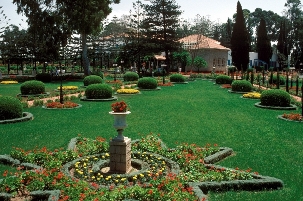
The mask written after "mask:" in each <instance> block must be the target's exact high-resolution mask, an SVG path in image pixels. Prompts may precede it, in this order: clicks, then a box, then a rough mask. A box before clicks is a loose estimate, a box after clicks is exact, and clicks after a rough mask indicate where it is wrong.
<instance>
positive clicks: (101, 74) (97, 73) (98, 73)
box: [91, 71, 104, 79]
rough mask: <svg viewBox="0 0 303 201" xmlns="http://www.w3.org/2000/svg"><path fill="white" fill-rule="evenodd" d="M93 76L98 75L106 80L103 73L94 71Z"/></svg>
mask: <svg viewBox="0 0 303 201" xmlns="http://www.w3.org/2000/svg"><path fill="white" fill-rule="evenodd" d="M91 75H97V76H99V77H101V78H102V79H103V78H104V75H103V73H102V72H101V71H93V72H92V74H91Z"/></svg>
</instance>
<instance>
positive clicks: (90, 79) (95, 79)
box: [83, 75, 103, 86]
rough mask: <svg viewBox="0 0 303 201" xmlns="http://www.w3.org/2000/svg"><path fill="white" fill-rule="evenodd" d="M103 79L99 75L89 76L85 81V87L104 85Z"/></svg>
mask: <svg viewBox="0 0 303 201" xmlns="http://www.w3.org/2000/svg"><path fill="white" fill-rule="evenodd" d="M102 83H103V79H102V78H101V77H100V76H98V75H89V76H86V77H85V78H84V79H83V84H84V86H89V85H91V84H102Z"/></svg>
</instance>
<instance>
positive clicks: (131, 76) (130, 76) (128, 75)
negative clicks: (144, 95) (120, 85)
mask: <svg viewBox="0 0 303 201" xmlns="http://www.w3.org/2000/svg"><path fill="white" fill-rule="evenodd" d="M138 79H139V75H138V74H137V73H135V72H127V73H125V74H124V76H123V80H124V81H126V82H127V81H137V80H138Z"/></svg>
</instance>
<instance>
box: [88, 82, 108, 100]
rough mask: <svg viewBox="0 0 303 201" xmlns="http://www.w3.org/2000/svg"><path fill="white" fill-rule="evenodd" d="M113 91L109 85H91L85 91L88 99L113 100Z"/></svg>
mask: <svg viewBox="0 0 303 201" xmlns="http://www.w3.org/2000/svg"><path fill="white" fill-rule="evenodd" d="M112 94H113V89H112V88H111V87H110V86H109V85H107V84H91V85H89V86H88V87H87V88H86V90H85V96H86V98H87V99H106V98H111V97H112Z"/></svg>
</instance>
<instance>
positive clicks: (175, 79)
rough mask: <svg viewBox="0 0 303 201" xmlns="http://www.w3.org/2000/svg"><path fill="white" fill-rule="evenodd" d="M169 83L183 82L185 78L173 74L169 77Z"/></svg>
mask: <svg viewBox="0 0 303 201" xmlns="http://www.w3.org/2000/svg"><path fill="white" fill-rule="evenodd" d="M169 80H170V81H171V82H185V77H184V76H183V75H181V74H173V75H171V76H170V77H169Z"/></svg>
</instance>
